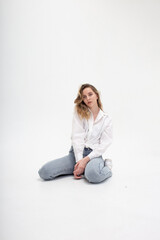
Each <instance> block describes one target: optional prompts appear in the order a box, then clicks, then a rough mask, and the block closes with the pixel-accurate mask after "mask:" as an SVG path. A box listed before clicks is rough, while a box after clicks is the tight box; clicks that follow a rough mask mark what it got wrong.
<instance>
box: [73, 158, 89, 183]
mask: <svg viewBox="0 0 160 240" xmlns="http://www.w3.org/2000/svg"><path fill="white" fill-rule="evenodd" d="M88 161H89V157H85V158H82V159H81V160H79V161H78V162H77V163H76V165H75V166H74V172H73V174H74V177H75V178H76V179H80V178H82V176H81V175H82V173H83V172H84V170H85V167H86V165H87V162H88Z"/></svg>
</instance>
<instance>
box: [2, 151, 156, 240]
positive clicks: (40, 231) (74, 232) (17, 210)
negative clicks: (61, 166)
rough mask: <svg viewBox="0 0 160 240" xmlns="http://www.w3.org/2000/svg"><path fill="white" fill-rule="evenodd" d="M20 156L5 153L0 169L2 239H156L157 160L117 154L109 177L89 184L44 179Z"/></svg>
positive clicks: (64, 178)
mask: <svg viewBox="0 0 160 240" xmlns="http://www.w3.org/2000/svg"><path fill="white" fill-rule="evenodd" d="M21 157H22V154H21V153H19V155H18V153H16V152H15V153H14V154H13V152H12V156H10V157H9V153H8V159H7V161H5V163H3V166H2V168H1V169H2V170H3V171H2V174H1V239H2V240H10V239H12V240H20V239H23V240H29V239H38V240H51V239H52V240H53V239H55V240H75V239H76V240H81V239H83V240H84V239H86V240H88V239H92V240H94V239H101V240H106V239H109V240H128V239H129V240H137V239H140V240H142V239H145V240H150V239H152V240H159V239H160V228H159V223H160V204H159V203H160V194H159V191H160V188H159V183H160V170H159V169H160V168H159V167H160V163H159V159H158V158H157V159H156V158H155V157H151V156H150V157H148V159H147V158H146V157H145V156H138V158H136V159H135V158H134V157H132V158H130V161H128V159H127V156H124V155H123V158H121V159H118V158H117V157H116V155H115V156H114V159H113V176H112V177H111V178H109V179H108V180H106V181H104V182H102V183H100V184H91V183H88V182H87V181H86V180H85V179H80V180H76V179H74V177H73V176H71V175H68V176H60V177H58V178H56V179H55V180H52V181H43V180H41V179H40V178H39V176H38V174H37V171H38V168H39V167H40V166H38V167H37V162H34V159H33V165H32V168H30V167H29V164H27V157H26V159H25V162H26V164H24V161H21V162H20V161H18V159H21ZM24 158H25V156H24ZM152 160H154V161H152ZM149 162H150V165H149V164H148V163H149ZM145 163H147V164H145Z"/></svg>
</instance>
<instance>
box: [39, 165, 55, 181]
mask: <svg viewBox="0 0 160 240" xmlns="http://www.w3.org/2000/svg"><path fill="white" fill-rule="evenodd" d="M38 174H39V176H40V177H41V178H42V179H43V180H51V179H52V177H51V176H50V174H49V171H48V170H47V169H46V167H45V166H43V167H41V168H40V169H39V171H38Z"/></svg>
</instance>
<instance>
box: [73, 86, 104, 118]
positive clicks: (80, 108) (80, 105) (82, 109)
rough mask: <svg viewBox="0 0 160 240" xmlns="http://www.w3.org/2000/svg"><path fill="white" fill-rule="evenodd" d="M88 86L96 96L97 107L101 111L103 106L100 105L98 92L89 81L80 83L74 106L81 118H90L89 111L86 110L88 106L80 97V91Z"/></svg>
mask: <svg viewBox="0 0 160 240" xmlns="http://www.w3.org/2000/svg"><path fill="white" fill-rule="evenodd" d="M88 87H89V88H91V89H92V91H93V92H94V93H95V94H96V95H97V96H98V99H97V104H98V107H99V108H100V109H101V110H102V111H103V106H102V102H101V99H100V93H99V92H98V90H97V89H96V88H95V87H94V86H93V85H91V84H89V83H86V84H82V85H81V87H80V88H79V91H78V94H77V97H76V99H75V100H74V103H75V104H76V106H75V108H76V111H77V113H78V115H79V116H80V117H81V118H86V119H89V118H90V115H91V113H90V111H89V110H88V106H87V105H86V104H85V103H84V101H83V99H82V92H83V90H84V89H85V88H88Z"/></svg>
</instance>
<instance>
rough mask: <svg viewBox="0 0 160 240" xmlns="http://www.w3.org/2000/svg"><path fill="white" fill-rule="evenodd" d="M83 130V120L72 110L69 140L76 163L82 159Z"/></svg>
mask: <svg viewBox="0 0 160 240" xmlns="http://www.w3.org/2000/svg"><path fill="white" fill-rule="evenodd" d="M84 137H85V129H84V127H83V120H81V119H80V117H79V116H78V114H77V112H76V110H75V109H74V113H73V119H72V134H71V140H72V145H73V150H74V154H75V158H76V162H78V161H79V160H81V159H82V158H83V149H84Z"/></svg>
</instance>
